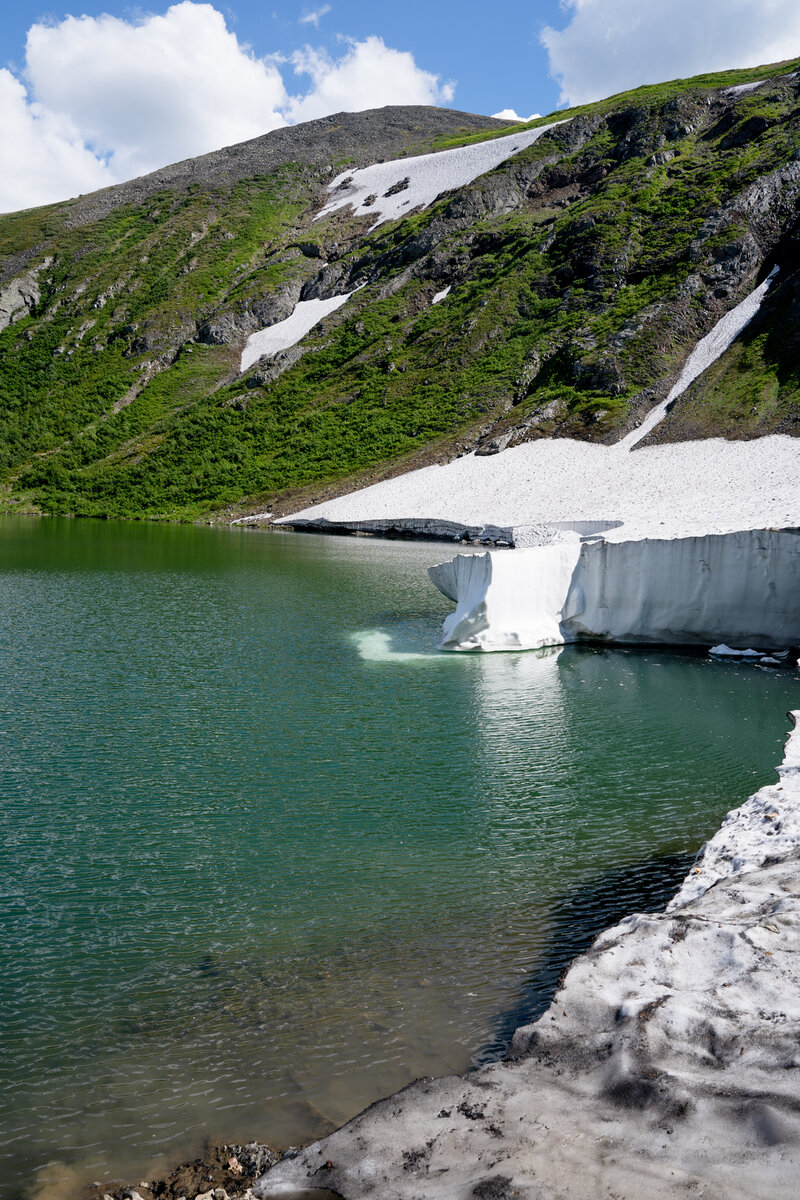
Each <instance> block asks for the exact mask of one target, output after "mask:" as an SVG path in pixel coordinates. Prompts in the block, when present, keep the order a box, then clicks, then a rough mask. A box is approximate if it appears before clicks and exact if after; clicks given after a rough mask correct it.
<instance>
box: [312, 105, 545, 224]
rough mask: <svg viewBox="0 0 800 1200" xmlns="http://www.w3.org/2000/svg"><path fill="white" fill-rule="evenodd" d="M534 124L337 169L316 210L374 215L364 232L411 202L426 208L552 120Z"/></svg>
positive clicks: (405, 210)
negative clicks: (503, 134) (480, 139)
mask: <svg viewBox="0 0 800 1200" xmlns="http://www.w3.org/2000/svg"><path fill="white" fill-rule="evenodd" d="M563 124H564V122H563V121H554V122H553V123H552V124H551V125H540V126H539V127H538V128H537V129H526V130H523V131H522V132H520V133H513V134H511V135H510V136H508V137H502V138H494V139H492V140H490V141H485V142H478V143H476V144H474V145H471V146H457V147H456V148H455V149H453V150H440V151H439V152H438V153H437V154H420V155H417V156H415V157H413V158H397V159H394V160H392V162H384V163H373V165H372V166H369V167H361V168H360V169H359V170H357V171H343V172H342V173H341V175H337V176H336V178H335V179H334V180H333V182H332V183H330V184H329V185H328V192H329V194H330V199H329V200H328V203H327V204H326V205H325V207H324V208H323V209H322V210H321V212H319V213H318V214H317V217H316V219H317V220H319V218H320V217H325V216H327V215H328V214H329V213H332V212H336V211H337V209H340V208H345V207H346V206H348V205H350V206H351V207H352V208H353V210H354V212H355V214H356V216H359V217H362V216H374V217H375V222H374V224H373V225H371V226H370V232H371V231H372V230H373V229H377V228H378V226H379V225H382V224H383V223H384V221H394V220H395V219H396V218H397V217H405V216H408V214H409V213H410V212H413V211H414V209H417V208H427V206H428V205H429V204H432V203H433V201H434V200H435V199H436V197H437V196H441V194H442V193H443V192H448V191H451V190H452V189H453V188H460V187H464V185H465V184H467V183H472V181H473V179H477V178H478V176H479V175H485V174H486V172H487V171H492V170H494V168H495V167H499V166H500V163H502V162H505V161H506V159H509V158H511V157H512V155H514V154H518V153H519V151H520V150H524V149H525V148H526V147H527V146H532V145H533V143H534V142H535V141H536V140H537V139H538V138H540V137H541V136H542V134H543V133H546V132H547V130H548V129H553V128H555V126H556V125H563Z"/></svg>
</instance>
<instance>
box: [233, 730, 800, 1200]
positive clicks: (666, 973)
mask: <svg viewBox="0 0 800 1200" xmlns="http://www.w3.org/2000/svg"><path fill="white" fill-rule="evenodd" d="M795 715H796V716H797V715H800V714H795ZM780 775H781V783H780V784H778V785H775V786H769V787H766V788H762V789H761V791H760V792H759V793H757V794H756V796H754V797H753V798H752V799H751V800H750V801H748V803H747V804H745V805H744V806H743V807H742V809H740V810H738V812H737V813H734V814H731V816H730V818H728V821H727V822H726V826H725V827H723V831H721V833H723V832H725V830H726V829H727V833H726V834H725V836H726V837H727V839H728V840H729V842H730V843H731V844H734V843H737V839H738V840H739V844H741V845H742V846H743V847H746V853H745V854H744V855H743V856H742V857H741V858H740V860H739V865H738V866H737V867H736V872H735V873H732V872H730V871H727V870H726V871H725V872H723V874H724V876H725V877H724V878H719V876H714V874H713V873H712V872H711V869H710V866H709V870H706V867H705V865H704V864H705V859H704V860H703V861H701V863H700V869H699V871H695V872H694V873H693V874H692V875H690V876H689V881H687V884H686V885H684V890H682V892H681V893H679V895H678V897H676V899H675V900H674V901H673V903H672V905H671V906H670V911H667V912H665V913H658V914H654V915H649V916H647V915H639V916H631V917H628V918H627V919H626V920H625V921H622V922H621V923H620V924H619V925H617V926H616V927H615V928H613V929H609V930H607V931H606V932H605V933H603V934H601V935H600V937H599V938H598V939H597V940H596V941H595V943H594V945H593V947H592V948H591V950H590V951H589V952H588V953H587V954H585V955H583V956H582V957H581V958H579V959H577V960H576V961H575V962H574V963H573V965H572V967H571V968H570V970H569V971H568V973H567V975H566V977H565V979H564V982H563V984H562V986H561V987H560V989H559V990H558V992H557V993H556V995H555V998H554V1000H553V1003H552V1005H551V1007H550V1009H549V1010H548V1011H547V1012H546V1013H545V1014H544V1015H543V1016H542V1017H541V1018H540V1019H539V1020H538V1021H537V1022H535V1024H533V1025H530V1026H528V1027H523V1028H521V1029H519V1030H517V1033H516V1034H515V1036H514V1040H513V1042H512V1047H511V1061H507V1062H504V1063H496V1064H493V1065H491V1066H489V1067H484V1068H482V1069H481V1070H479V1071H476V1072H473V1073H472V1074H470V1075H466V1076H464V1077H450V1078H445V1079H438V1080H430V1079H423V1080H420V1081H418V1082H417V1083H415V1084H413V1085H412V1086H411V1087H409V1088H406V1089H405V1090H404V1091H402V1092H399V1093H398V1094H397V1095H395V1096H391V1097H389V1098H388V1099H387V1100H384V1101H381V1102H379V1103H378V1104H375V1105H373V1106H372V1107H371V1108H369V1109H368V1110H367V1111H366V1112H364V1113H362V1114H361V1115H360V1116H358V1117H356V1118H355V1119H354V1120H352V1121H350V1122H349V1123H348V1124H347V1125H345V1126H344V1127H343V1128H342V1129H340V1130H338V1131H337V1132H336V1133H333V1134H331V1135H330V1136H329V1137H327V1138H325V1139H323V1140H322V1141H320V1142H316V1143H314V1144H313V1145H311V1146H308V1147H306V1149H304V1150H302V1151H300V1153H299V1154H298V1155H297V1156H296V1157H294V1158H291V1159H286V1160H284V1161H282V1162H279V1163H278V1164H277V1165H276V1166H274V1167H273V1168H272V1169H271V1170H270V1171H268V1172H267V1174H265V1175H264V1176H262V1178H261V1179H260V1180H259V1181H258V1183H257V1184H256V1185H255V1188H254V1191H255V1194H256V1196H257V1197H259V1198H260V1200H269V1198H271V1197H278V1196H289V1195H292V1194H294V1193H295V1192H299V1191H300V1190H302V1189H307V1188H330V1189H332V1190H333V1191H335V1193H336V1194H338V1195H341V1196H346V1197H347V1198H348V1200H361V1198H362V1197H365V1198H366V1197H378V1196H380V1197H381V1200H412V1198H413V1200H418V1198H419V1197H420V1196H424V1197H425V1200H468V1198H470V1200H476V1198H478V1200H480V1198H483V1200H489V1198H490V1197H491V1198H494V1200H510V1198H511V1197H513V1196H519V1197H522V1198H527V1200H536V1198H538V1197H544V1196H548V1197H554V1198H555V1197H558V1200H587V1198H588V1197H592V1200H611V1198H612V1197H613V1198H614V1200H677V1198H678V1197H681V1198H685V1197H686V1196H687V1195H692V1196H695V1195H696V1196H703V1197H704V1200H754V1197H760V1198H763V1200H795V1197H796V1195H797V1178H798V1171H800V1111H799V1110H798V1104H797V1093H798V1070H799V1069H800V1052H798V1045H800V954H798V947H800V869H799V868H800V850H799V849H798V845H799V843H798V839H797V833H798V830H797V825H796V822H793V823H792V828H791V830H790V831H789V830H787V835H786V836H785V837H784V838H783V839H781V836H780V834H779V833H778V834H777V835H776V833H775V832H774V827H775V823H776V822H778V821H781V820H783V819H785V818H786V817H788V815H789V813H790V811H791V808H792V807H794V808H795V810H796V809H797V808H798V807H800V737H798V735H797V734H794V735H793V737H792V739H791V740H790V743H789V746H788V747H787V753H786V759H785V761H784V764H783V767H782V768H781V769H780ZM781 789H782V791H781ZM762 813H763V819H759V817H760V814H762ZM772 813H775V814H777V815H774V816H773V815H770V814H772ZM739 828H741V830H742V833H741V834H738V833H737V830H738V829H739ZM719 836H720V835H718V837H719ZM714 842H715V839H712V842H711V843H709V847H707V849H706V856H705V858H706V859H708V860H709V864H711V863H712V862H713V863H715V864H716V863H719V862H720V858H719V856H717V857H713V855H712V851H711V847H712V846H713V845H714ZM776 859H777V861H775V860H776ZM729 861H733V860H732V859H729ZM757 862H764V863H765V864H768V865H764V866H760V867H758V868H757V869H752V867H753V865H754V864H755V863H757ZM714 869H716V867H715V868H714ZM704 872H705V874H704ZM715 878H717V880H718V881H717V882H716V883H715V882H714V880H715ZM692 881H699V883H692ZM712 885H713V886H712ZM689 886H691V889H692V890H691V894H689V893H686V892H685V889H686V888H687V887H689ZM304 1194H305V1193H304ZM311 1194H312V1195H313V1192H312V1193H311Z"/></svg>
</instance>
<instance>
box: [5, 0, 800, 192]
mask: <svg viewBox="0 0 800 1200" xmlns="http://www.w3.org/2000/svg"><path fill="white" fill-rule="evenodd" d="M47 3H48V0H16V2H12V3H9V4H6V5H3V12H2V14H0V29H1V30H2V35H3V36H2V41H1V42H0V63H1V64H2V65H1V66H0V212H2V211H10V210H12V209H17V208H23V207H27V206H30V205H34V204H42V203H46V202H48V201H51V200H58V199H63V198H65V197H67V196H73V195H77V194H78V193H80V192H87V191H91V190H93V189H94V188H98V187H103V186H106V185H107V184H109V183H116V182H119V181H121V180H124V179H129V178H131V177H133V176H135V175H139V174H142V173H143V172H145V171H150V170H154V169H155V168H156V167H159V166H163V165H165V164H166V163H170V162H175V161H177V160H178V159H181V158H187V157H189V156H192V155H196V154H202V153H204V152H205V151H208V150H214V149H217V148H218V147H220V146H224V145H229V144H231V143H233V142H237V141H242V140H244V139H245V138H249V137H255V136H256V135H258V134H261V133H265V132H267V131H268V130H270V129H274V128H277V127H278V126H280V125H285V124H291V123H295V122H297V121H306V120H312V119H313V118H315V117H319V116H323V115H325V114H326V113H331V112H338V111H341V110H342V109H350V110H357V109H362V108H372V107H377V106H380V105H384V104H445V105H450V106H452V107H455V108H461V109H465V110H468V111H471V112H481V113H490V114H493V113H499V112H506V113H508V114H509V115H510V114H512V113H514V112H516V113H517V114H519V115H520V116H522V117H529V116H530V115H532V114H533V113H537V112H541V113H547V112H551V111H552V110H553V109H555V108H557V107H561V106H563V105H565V104H578V103H583V102H585V101H587V100H592V99H596V98H598V97H601V96H606V95H610V94H611V93H613V92H617V91H620V90H622V89H624V88H629V87H635V86H636V85H638V84H641V83H648V82H654V81H656V80H662V79H672V78H676V77H678V76H685V75H693V74H696V73H697V72H699V71H704V70H722V69H724V68H726V67H734V66H755V65H757V64H758V63H763V62H775V61H778V60H780V59H785V58H790V57H795V56H798V55H800V3H798V0H561V2H560V3H559V0H507V2H506V3H501V4H482V5H480V6H477V5H475V6H469V5H464V3H463V0H403V2H402V3H399V4H395V5H393V6H383V5H380V4H376V3H375V0H369V2H367V0H330V2H328V3H323V2H321V0H311V2H310V3H308V4H303V3H302V0H301V3H300V4H297V3H292V2H290V0H276V3H275V4H273V5H270V4H269V2H268V0H267V2H266V3H264V2H262V0H229V2H228V3H226V2H224V0H211V2H209V3H201V2H198V0H180V2H179V3H174V4H172V5H170V4H169V0H153V3H152V6H148V4H147V0H145V3H144V6H135V7H134V6H133V5H128V4H126V3H124V2H123V0H105V2H104V0H75V2H74V3H73V2H72V0H58V3H59V5H65V7H60V6H57V7H55V8H52V7H46V5H47Z"/></svg>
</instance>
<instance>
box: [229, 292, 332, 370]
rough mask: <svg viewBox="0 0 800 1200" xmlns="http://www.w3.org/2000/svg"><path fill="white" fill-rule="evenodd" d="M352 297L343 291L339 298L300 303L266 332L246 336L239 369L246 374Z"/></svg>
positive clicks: (292, 343)
mask: <svg viewBox="0 0 800 1200" xmlns="http://www.w3.org/2000/svg"><path fill="white" fill-rule="evenodd" d="M352 294H353V293H352V292H346V293H344V294H343V295H341V296H331V297H330V299H328V300H300V301H299V302H298V304H296V305H295V309H294V312H293V313H292V315H291V316H290V317H287V318H286V320H284V321H277V322H276V323H275V324H274V325H268V326H267V328H266V329H259V330H258V332H257V333H251V334H250V337H249V338H248V339H247V342H246V343H245V347H244V350H243V351H242V361H241V363H240V364H239V370H240V371H246V370H247V368H248V367H251V366H252V365H253V363H254V362H258V360H259V359H260V358H263V357H264V356H265V355H267V354H277V353H278V351H279V350H288V349H289V347H290V346H295V345H296V344H297V343H298V342H299V341H300V339H301V338H302V337H305V335H306V334H307V333H308V331H309V330H310V329H313V328H314V326H315V325H318V324H319V322H320V321H321V320H322V318H323V317H327V315H328V313H332V312H335V311H336V309H337V308H341V307H342V305H343V304H344V303H346V301H348V300H349V299H350V297H351V296H352Z"/></svg>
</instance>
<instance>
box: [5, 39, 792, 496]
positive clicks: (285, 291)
mask: <svg viewBox="0 0 800 1200" xmlns="http://www.w3.org/2000/svg"><path fill="white" fill-rule="evenodd" d="M799 66H800V63H795V62H792V63H783V64H778V65H776V66H772V67H762V68H758V69H754V70H747V71H733V72H729V73H726V74H724V75H710V76H703V77H699V78H696V79H692V80H681V81H677V82H673V83H669V84H660V85H657V86H653V87H643V88H639V89H637V90H636V91H634V92H630V93H626V94H624V95H621V96H616V97H612V98H610V99H608V100H605V101H602V102H600V103H597V104H594V105H587V106H583V107H582V108H580V109H575V110H571V111H570V112H560V113H557V114H553V116H551V117H550V118H542V119H541V120H540V121H537V122H533V123H532V125H533V126H535V125H537V124H547V123H549V122H552V121H553V120H559V121H564V123H563V124H560V125H558V126H557V127H556V128H553V129H551V130H549V131H548V132H547V133H545V134H543V135H542V137H541V138H540V139H539V140H538V141H537V142H535V143H534V144H533V145H532V146H530V147H529V148H528V149H526V150H523V151H522V152H520V153H519V154H516V155H515V156H514V157H512V158H510V159H508V160H507V161H506V162H505V163H503V164H502V165H501V166H500V167H499V168H497V169H496V170H494V171H492V172H489V173H488V174H486V175H483V176H481V177H480V178H478V179H476V180H475V181H474V182H473V183H471V184H469V185H467V186H466V187H462V188H459V189H457V190H455V191H451V192H447V193H445V194H443V195H442V196H441V197H440V198H439V199H438V200H437V201H436V202H435V203H434V204H432V205H431V206H430V207H429V208H427V209H424V210H418V211H416V212H412V213H411V215H410V216H408V217H405V218H403V219H400V220H396V221H392V222H388V223H386V224H384V225H381V226H380V227H379V228H378V229H376V230H375V231H374V232H373V233H369V232H368V229H369V225H370V220H369V219H368V218H365V217H356V216H354V214H353V212H352V210H351V209H349V208H348V209H340V210H339V211H337V212H333V213H331V214H330V215H327V216H325V217H324V218H322V219H320V220H316V221H315V220H314V217H315V215H316V214H317V213H318V212H319V210H320V208H321V207H322V206H323V204H324V202H325V199H326V197H327V191H326V185H327V184H328V183H329V182H330V181H331V179H333V178H334V177H335V176H336V175H338V174H339V173H341V172H342V171H343V170H345V169H347V170H349V169H351V168H352V169H355V168H357V167H359V166H365V165H368V164H369V163H372V162H377V161H388V160H392V159H395V158H401V157H403V156H406V155H413V154H418V153H425V152H428V151H431V150H443V149H447V148H450V147H452V146H456V145H462V144H466V143H469V142H470V141H474V140H476V139H484V138H486V137H493V136H496V135H497V134H498V133H500V134H506V135H507V134H508V133H509V132H515V130H509V129H508V128H505V127H504V126H503V124H502V123H501V122H499V121H495V120H492V119H491V118H486V117H475V116H470V115H469V114H464V113H457V112H452V111H449V110H443V109H435V108H389V109H382V110H376V111H373V112H369V113H359V114H339V115H338V116H335V117H329V118H325V119H324V120H322V121H315V122H311V123H309V124H307V125H304V126H296V127H294V128H291V129H282V130H278V131H275V132H273V133H270V134H267V135H265V136H264V137H262V138H257V139H255V140H254V141H252V142H248V143H243V144H242V145H240V146H235V147H230V148H228V149H226V150H222V151H219V152H216V153H215V154H211V155H206V156H204V157H203V158H200V159H195V160H190V161H188V162H186V163H180V164H177V165H176V166H174V167H170V168H166V169H164V170H162V171H158V172H155V173H154V174H152V175H149V176H146V177H144V178H143V179H139V180H134V181H132V182H131V183H127V184H123V185H120V186H119V187H117V188H110V189H106V190H104V191H102V192H98V193H95V194H94V195H91V196H85V197H80V198H79V199H77V200H73V201H69V202H66V203H63V204H56V205H50V206H47V207H45V208H39V209H33V210H29V211H26V212H22V213H15V214H10V215H7V216H4V217H0V511H6V512H9V511H10V512H45V513H75V514H85V515H110V516H123V517H146V518H170V519H198V518H200V519H203V518H205V519H207V518H211V517H215V516H217V517H219V516H222V517H231V516H237V515H240V514H242V513H246V512H248V511H255V510H257V509H264V508H267V507H273V508H274V509H275V511H276V512H281V511H288V510H290V509H291V508H292V507H298V506H299V505H300V504H301V503H307V502H308V501H310V500H311V499H314V498H321V497H323V496H327V495H330V494H333V493H334V492H335V491H337V490H339V491H341V490H346V489H347V488H348V487H352V486H354V485H355V484H356V483H363V482H367V481H373V480H375V479H378V478H381V477H383V476H385V475H387V474H390V473H394V472H396V471H399V470H403V469H407V468H408V467H409V466H415V465H420V464H422V463H424V462H430V461H436V460H442V461H443V460H444V459H446V458H448V457H452V456H453V455H455V454H457V453H461V452H463V451H465V450H470V449H474V448H476V447H477V448H478V449H480V450H483V451H485V452H493V451H496V450H498V449H500V448H502V447H505V446H507V445H516V444H519V443H520V442H521V441H525V440H528V439H532V438H537V437H546V436H553V435H558V436H570V437H577V438H584V439H592V440H599V441H606V442H610V441H615V440H617V439H618V438H619V437H620V436H622V435H623V434H624V433H625V432H626V431H627V430H628V429H630V428H632V427H633V426H634V425H635V424H636V423H638V422H639V421H640V420H641V418H642V416H643V415H644V414H645V413H646V412H647V411H648V410H649V409H650V407H651V406H652V405H653V404H655V403H657V402H659V401H660V400H663V398H664V397H665V396H666V394H667V392H668V390H669V388H670V386H671V385H672V384H673V383H674V381H675V379H676V378H677V375H678V373H679V371H680V369H681V367H682V365H683V363H684V362H685V360H686V357H687V355H688V354H689V353H690V351H691V350H692V348H693V347H694V345H695V344H696V342H697V341H698V339H699V338H700V337H702V336H703V335H704V334H706V333H707V332H708V331H709V330H710V329H711V328H712V326H713V325H714V324H715V322H716V321H717V320H718V319H719V317H720V316H721V315H722V314H723V313H724V312H726V311H727V310H728V309H730V308H731V307H733V306H734V305H735V304H737V303H738V302H739V301H740V300H741V299H742V298H743V297H744V296H745V295H746V294H747V293H748V292H749V291H751V290H752V289H753V288H754V287H755V286H756V285H757V283H759V282H761V280H762V279H763V278H764V277H765V275H766V274H767V273H768V272H769V271H770V270H771V269H772V267H773V266H775V265H778V266H779V268H780V271H779V274H778V276H777V279H776V281H775V282H774V283H773V286H772V287H771V289H770V291H769V292H768V294H767V298H766V300H765V302H764V305H763V306H762V309H761V311H760V313H759V315H758V317H757V318H756V319H755V320H754V321H753V322H752V324H751V325H750V326H748V328H747V329H746V330H745V332H744V334H743V335H742V336H741V337H740V338H739V339H738V341H737V342H735V343H734V345H733V346H732V347H731V348H730V349H729V350H728V351H727V352H726V354H724V355H723V356H722V358H721V359H719V360H718V362H716V363H715V364H713V366H712V367H711V368H710V369H709V370H708V371H706V372H705V373H704V374H703V375H702V376H701V377H700V378H699V379H698V380H697V381H696V382H695V384H694V385H693V386H692V387H691V388H690V389H689V390H688V391H687V393H686V394H685V395H684V396H683V397H681V399H680V400H679V401H678V402H677V403H676V404H675V406H674V408H673V410H672V411H671V413H670V415H669V416H668V418H667V419H666V420H665V422H664V423H663V424H662V425H661V426H659V427H658V429H657V430H656V431H655V432H654V434H652V435H651V438H650V439H649V440H651V441H652V440H660V441H664V440H679V439H683V438H695V437H705V436H710V435H720V434H721V435H725V436H727V437H735V438H750V437H758V436H761V435H763V434H766V433H772V432H782V433H789V434H798V433H800V333H799V332H798V329H799V328H800V326H799V325H798V319H797V318H798V316H799V315H800V274H798V267H799V266H800V261H799V260H800V254H799V250H800V241H798V199H799V198H800V74H798V67H799ZM747 83H751V84H755V83H757V86H753V87H750V88H747V89H743V90H742V89H740V90H738V91H733V92H731V91H729V90H728V89H730V88H732V87H736V86H738V85H742V84H747ZM567 117H569V118H571V119H570V120H568V121H567V120H565V119H566V118H567ZM530 127H531V126H525V127H524V128H530ZM517 128H520V127H517ZM446 287H450V288H451V292H450V294H449V296H448V297H447V301H446V303H439V304H436V305H432V303H431V301H432V299H433V296H434V295H435V294H436V293H437V292H440V291H442V290H443V289H444V288H446ZM356 288H359V289H360V290H358V291H357V292H356V294H355V295H353V297H352V299H351V300H350V301H349V302H348V303H347V304H346V305H344V306H343V307H342V308H341V309H339V310H338V311H336V312H334V313H333V314H331V315H329V316H328V317H326V318H325V319H324V320H323V321H322V322H321V323H320V324H319V325H318V326H317V327H316V328H315V329H313V330H312V331H311V332H310V333H309V334H307V335H306V337H305V338H303V339H302V341H301V342H300V343H299V344H298V345H296V346H295V347H293V348H292V349H290V350H288V351H284V352H282V353H280V354H278V355H276V356H275V357H273V358H269V359H262V360H261V361H260V362H258V363H256V364H255V365H254V366H253V367H252V368H250V369H249V370H248V371H246V372H245V373H244V374H240V373H239V361H240V355H241V350H242V347H243V345H244V342H245V341H246V339H247V337H248V335H249V334H251V333H253V332H255V331H256V330H258V329H261V328H263V327H265V326H268V325H271V324H273V323H275V322H277V321H280V320H283V319H284V318H285V317H287V316H289V315H290V313H291V312H292V310H293V308H294V306H295V304H296V303H297V301H298V300H300V299H303V300H308V299H313V298H320V299H325V298H328V297H331V296H334V295H338V294H340V293H343V292H352V291H354V290H355V289H356Z"/></svg>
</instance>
